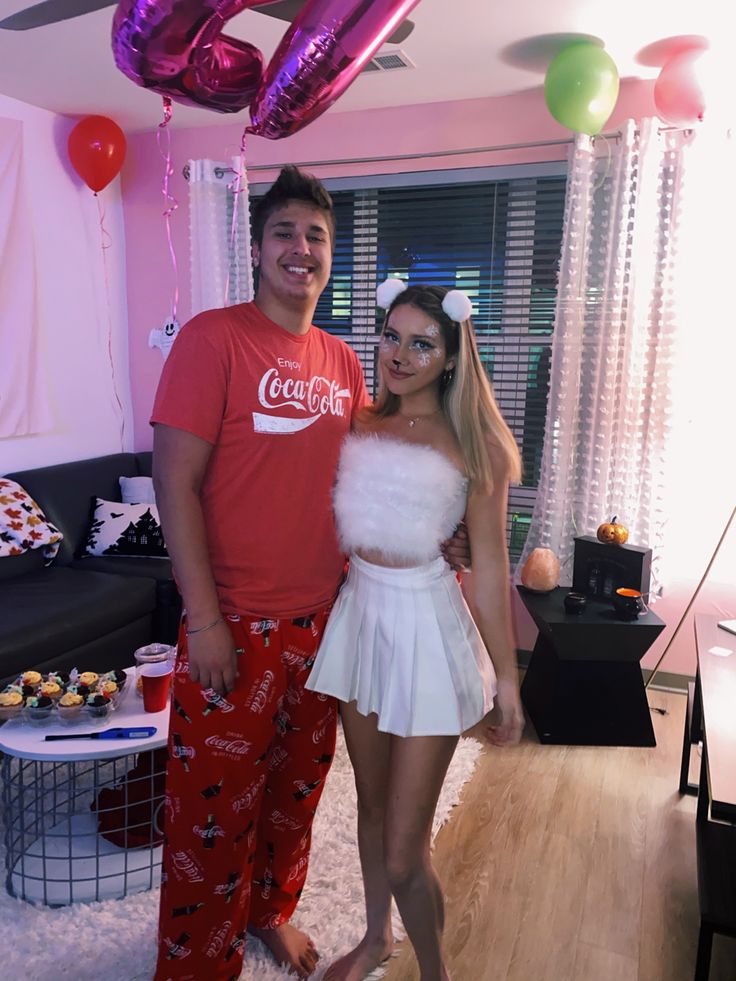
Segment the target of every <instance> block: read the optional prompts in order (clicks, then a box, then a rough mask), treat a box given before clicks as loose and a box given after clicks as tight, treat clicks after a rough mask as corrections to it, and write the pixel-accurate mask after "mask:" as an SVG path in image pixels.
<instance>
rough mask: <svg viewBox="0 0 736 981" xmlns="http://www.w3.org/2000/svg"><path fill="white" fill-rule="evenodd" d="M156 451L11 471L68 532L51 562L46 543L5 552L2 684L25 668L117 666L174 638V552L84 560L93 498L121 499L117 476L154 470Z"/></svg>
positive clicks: (0, 598)
mask: <svg viewBox="0 0 736 981" xmlns="http://www.w3.org/2000/svg"><path fill="white" fill-rule="evenodd" d="M150 474H151V454H150V453H116V454H113V455H111V456H104V457H97V458H95V459H91V460H79V461H76V462H74V463H63V464H59V465H57V466H51V467H41V468H39V469H36V470H23V471H20V472H17V473H10V474H6V476H7V477H9V478H10V479H12V480H15V481H17V483H19V484H20V485H21V486H22V487H23V488H24V489H25V490H26V491H28V493H29V494H30V495H31V497H33V498H34V499H35V500H36V502H37V503H38V504H39V506H40V507H41V508H42V509H43V511H44V513H45V515H46V517H47V518H48V520H49V521H50V522H52V524H54V525H56V527H57V528H58V529H59V530H60V531H61V532H62V534H63V535H64V541H63V542H62V545H61V548H60V550H59V553H58V554H57V556H56V558H55V559H54V560H53V562H52V563H51V564H50V565H45V564H44V562H45V559H44V557H43V555H42V552H41V550H40V549H34V550H31V551H27V552H24V553H22V554H21V555H17V556H5V557H3V558H0V684H5V683H6V682H8V681H10V680H11V679H13V678H15V677H16V676H17V675H18V673H19V672H20V671H23V670H26V669H29V668H35V669H36V670H38V671H42V672H45V671H51V670H59V671H64V670H65V671H68V670H70V669H71V668H73V667H78V668H79V669H80V671H81V670H92V671H109V670H111V669H113V668H119V667H126V666H128V665H130V664H132V662H133V651H134V650H135V649H136V648H137V647H141V646H143V645H144V644H148V643H151V642H153V641H161V642H164V643H175V641H176V633H177V626H178V621H179V616H180V613H181V601H180V597H179V593H178V591H177V589H176V585H175V583H174V581H173V578H172V574H171V562H170V560H169V559H168V558H139V557H127V556H122V555H121V556H101V557H97V556H87V557H85V558H79V557H78V553H79V550H80V547H81V546H82V545H83V543H84V541H85V538H86V535H87V530H88V528H89V524H90V515H91V499H92V498H93V497H95V496H96V497H101V498H103V499H104V500H108V501H119V500H120V499H121V498H120V487H119V483H118V478H119V477H121V476H123V477H135V476H141V475H143V476H150Z"/></svg>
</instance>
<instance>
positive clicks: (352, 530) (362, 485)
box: [333, 434, 468, 565]
mask: <svg viewBox="0 0 736 981" xmlns="http://www.w3.org/2000/svg"><path fill="white" fill-rule="evenodd" d="M467 492H468V481H467V479H466V477H464V476H463V474H462V473H460V471H459V470H458V469H457V467H455V466H454V465H453V464H452V463H451V462H450V461H449V460H448V459H447V457H446V456H444V455H443V454H442V453H440V452H438V451H437V450H434V449H432V448H431V447H429V446H418V445H417V444H416V443H406V442H404V441H403V440H400V439H395V438H393V437H386V436H377V435H373V434H371V435H357V434H351V435H349V436H347V437H346V439H345V441H344V443H343V446H342V450H341V452H340V462H339V465H338V470H337V481H336V483H335V489H334V492H333V500H334V504H335V517H336V520H337V531H338V535H339V538H340V543H341V545H342V547H343V549H344V550H345V551H346V552H354V551H359V550H365V551H379V552H381V553H382V554H383V555H384V556H385V557H386V559H388V560H390V561H401V562H407V563H411V564H417V565H419V564H420V563H423V562H429V561H430V560H431V559H434V558H436V556H437V555H439V551H440V544H441V543H442V542H443V541H445V539H447V538H450V537H451V536H452V533H453V532H454V530H455V528H456V527H457V525H458V523H459V522H460V520H461V519H462V517H463V515H464V514H465V506H466V503H467Z"/></svg>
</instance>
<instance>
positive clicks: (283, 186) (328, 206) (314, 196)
mask: <svg viewBox="0 0 736 981" xmlns="http://www.w3.org/2000/svg"><path fill="white" fill-rule="evenodd" d="M289 201H302V202H303V203H304V204H309V205H311V206H312V207H313V208H318V209H319V210H320V211H322V212H323V213H324V216H325V218H326V219H327V224H328V226H329V230H330V238H331V241H332V247H333V249H334V247H335V212H334V209H333V206H332V198H331V197H330V195H329V194H328V193H327V191H326V189H325V187H324V185H323V184H322V182H321V181H319V180H317V178H316V177H314V176H313V175H312V174H305V173H304V172H303V171H301V170H299V168H298V167H294V166H292V165H289V166H288V167H284V168H283V169H282V171H281V173H280V174H279V176H278V177H277V179H276V180H275V181H274V183H273V184H272V185H271V187H270V188H269V189H268V191H267V192H266V193H265V194H264V195H263V197H262V198H259V200H258V201H256V203H255V206H254V208H253V241H254V242H256V243H257V244H258V245H260V244H261V242H262V241H263V229H264V228H265V227H266V222H267V221H268V219H269V218H270V217H271V215H272V214H273V213H274V211H277V210H278V209H279V208H283V207H285V206H286V205H287V204H288V203H289Z"/></svg>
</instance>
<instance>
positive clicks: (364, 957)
mask: <svg viewBox="0 0 736 981" xmlns="http://www.w3.org/2000/svg"><path fill="white" fill-rule="evenodd" d="M393 949H394V942H393V939H391V938H389V939H388V940H387V939H386V938H384V937H381V938H379V939H377V940H369V939H368V937H363V939H362V940H361V941H360V943H359V944H358V946H357V947H356V948H355V949H354V950H351V951H350V953H349V954H345V955H344V956H343V957H340V958H338V960H336V961H335V962H334V963H333V964H330V966H329V967H328V968H327V970H326V971H325V978H324V981H363V978H364V977H365V976H366V975H367V974H370V973H371V971H372V970H373V969H374V968H375V967H378V965H379V964H382V963H383V962H384V961H385V960H386V959H387V958H389V957H390V956H391V953H392V951H393Z"/></svg>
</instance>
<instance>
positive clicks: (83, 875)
mask: <svg viewBox="0 0 736 981" xmlns="http://www.w3.org/2000/svg"><path fill="white" fill-rule="evenodd" d="M127 673H128V676H129V680H128V683H127V684H126V686H125V689H124V690H123V692H122V695H121V697H120V702H119V704H118V707H117V709H116V711H114V712H112V713H111V715H110V716H109V717H108V718H107V719H106V720H105V721H104V722H103V723H102V724H100V723H94V722H93V723H92V724H91V725H90V724H89V723H88V720H83V721H79V722H77V723H75V724H74V725H73V726H72V725H60V724H51V725H45V726H31V725H28V724H27V723H23V722H21V721H20V720H12V721H10V722H6V723H5V725H3V726H0V750H2V752H3V754H4V755H3V760H2V780H3V805H4V824H5V828H4V832H5V849H6V853H5V867H6V880H5V885H6V889H7V891H8V892H9V893H10V895H11V896H16V897H17V898H19V899H24V900H26V901H28V902H38V903H44V904H46V905H48V906H65V905H68V904H69V903H77V902H92V901H99V900H102V899H113V898H114V899H120V898H122V897H123V896H126V895H129V894H131V893H135V892H142V891H143V890H146V889H151V888H153V886H155V885H157V884H158V882H159V878H160V870H161V846H160V834H159V833H158V832H157V829H158V828H159V827H160V817H161V814H162V808H163V797H162V787H163V777H164V770H165V762H164V759H165V754H164V753H155V752H153V751H155V750H161V749H162V748H163V747H165V746H166V738H167V733H168V729H169V708H168V706H167V708H166V709H165V710H164V711H163V712H145V711H144V710H143V700H142V699H141V698H140V697H139V696H138V695H137V694H136V692H135V670H134V669H133V668H129V669H128V670H127ZM119 726H126V727H141V726H154V727H155V728H156V732H155V734H154V735H152V736H150V737H147V738H143V739H110V740H107V739H106V740H94V739H67V740H61V741H58V742H46V741H45V739H44V737H45V736H46V735H52V734H56V733H61V734H66V735H69V734H71V733H75V732H80V733H83V732H93V731H96V730H100V729H109V728H113V727H119ZM136 764H138V765H137V770H136V771H134V772H133V774H132V775H130V776H128V774H129V773H130V771H131V769H132V768H133V767H134V766H136ZM141 774H143V775H141ZM126 776H127V779H126ZM106 790H108V793H107V794H103V801H104V800H105V798H106V797H107V798H108V799H109V798H110V797H111V796H112V795H111V794H110V793H109V791H118V793H117V794H116V795H115V798H114V801H115V803H114V806H112V804H110V803H109V801H108V802H107V803H106V804H105V807H104V808H103V809H102V810H100V809H99V805H98V810H91V807H90V806H91V805H92V804H93V802H95V801H97V800H98V797H99V795H100V792H101V791H106ZM98 819H99V820H100V822H101V823H104V824H105V832H106V833H110V832H112V837H117V838H118V840H119V841H122V842H129V841H133V840H135V847H120V846H119V845H118V844H114V843H113V842H111V841H109V840H108V839H107V838H106V837H103V835H102V834H101V833H100V832H99V831H98ZM133 834H136V838H135V839H133V837H132V835H133Z"/></svg>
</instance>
